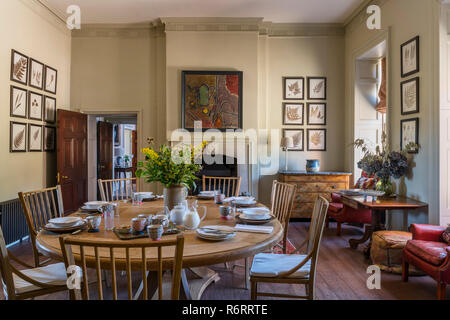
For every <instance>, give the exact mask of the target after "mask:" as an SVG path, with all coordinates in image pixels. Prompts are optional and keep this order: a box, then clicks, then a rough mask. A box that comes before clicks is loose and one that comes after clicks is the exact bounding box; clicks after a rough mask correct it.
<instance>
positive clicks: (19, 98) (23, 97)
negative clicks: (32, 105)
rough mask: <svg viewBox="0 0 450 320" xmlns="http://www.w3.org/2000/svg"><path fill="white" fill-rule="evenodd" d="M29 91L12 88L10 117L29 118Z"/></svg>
mask: <svg viewBox="0 0 450 320" xmlns="http://www.w3.org/2000/svg"><path fill="white" fill-rule="evenodd" d="M27 99H28V91H27V90H25V89H22V88H18V87H15V86H11V92H10V115H11V117H17V118H26V117H27Z"/></svg>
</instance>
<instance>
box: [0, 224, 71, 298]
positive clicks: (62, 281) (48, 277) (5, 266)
mask: <svg viewBox="0 0 450 320" xmlns="http://www.w3.org/2000/svg"><path fill="white" fill-rule="evenodd" d="M11 261H15V262H16V263H18V264H20V265H22V266H24V267H26V268H29V269H26V270H18V269H17V268H16V267H15V266H14V265H13V264H12V263H11ZM0 271H1V273H2V285H3V292H4V294H5V297H6V299H8V300H22V299H29V298H34V297H37V296H42V295H46V294H50V293H54V292H58V291H66V290H68V288H67V275H66V267H65V265H64V263H56V264H51V265H48V266H45V267H39V268H33V267H32V266H29V265H27V264H26V263H23V262H22V261H20V260H19V259H17V258H16V257H15V256H13V255H12V254H11V253H9V252H8V250H7V249H6V244H5V239H4V237H3V232H2V229H1V228H0Z"/></svg>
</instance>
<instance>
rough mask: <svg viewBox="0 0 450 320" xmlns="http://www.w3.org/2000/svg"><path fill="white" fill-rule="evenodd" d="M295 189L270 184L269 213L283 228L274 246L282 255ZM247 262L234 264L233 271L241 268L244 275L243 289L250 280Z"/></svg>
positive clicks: (285, 246)
mask: <svg viewBox="0 0 450 320" xmlns="http://www.w3.org/2000/svg"><path fill="white" fill-rule="evenodd" d="M296 189H297V187H296V186H295V185H293V184H288V183H282V182H278V181H276V180H275V181H273V183H272V194H271V201H270V202H271V212H272V215H273V216H274V217H275V218H277V219H278V221H279V222H280V223H281V225H282V226H283V228H284V231H283V240H282V242H281V244H276V246H281V247H282V249H283V253H284V254H285V253H286V248H287V235H288V229H289V219H290V217H291V210H292V206H293V204H294V196H295V191H296ZM249 260H250V258H246V259H245V264H244V265H239V264H234V265H233V267H232V268H233V269H234V268H236V267H243V268H244V274H245V289H248V288H249V278H250V270H249Z"/></svg>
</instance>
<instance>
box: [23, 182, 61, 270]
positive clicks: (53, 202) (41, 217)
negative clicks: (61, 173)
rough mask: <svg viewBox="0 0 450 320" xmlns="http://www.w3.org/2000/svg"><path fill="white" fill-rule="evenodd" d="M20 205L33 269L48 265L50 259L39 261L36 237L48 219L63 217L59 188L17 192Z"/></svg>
mask: <svg viewBox="0 0 450 320" xmlns="http://www.w3.org/2000/svg"><path fill="white" fill-rule="evenodd" d="M19 199H20V203H21V204H22V209H23V212H24V214H25V218H26V221H27V225H28V230H29V233H30V239H31V246H32V248H33V256H34V264H35V267H40V266H42V265H45V264H46V263H48V262H49V261H50V260H51V259H47V260H45V261H42V262H41V261H40V257H41V256H42V254H41V253H40V252H39V251H38V249H37V246H36V236H37V234H38V233H39V231H41V229H42V227H43V226H45V225H46V224H47V223H48V221H49V220H50V219H53V218H59V217H62V216H63V215H64V207H63V200H62V193H61V186H59V185H58V186H56V187H54V188H47V189H42V190H37V191H30V192H19Z"/></svg>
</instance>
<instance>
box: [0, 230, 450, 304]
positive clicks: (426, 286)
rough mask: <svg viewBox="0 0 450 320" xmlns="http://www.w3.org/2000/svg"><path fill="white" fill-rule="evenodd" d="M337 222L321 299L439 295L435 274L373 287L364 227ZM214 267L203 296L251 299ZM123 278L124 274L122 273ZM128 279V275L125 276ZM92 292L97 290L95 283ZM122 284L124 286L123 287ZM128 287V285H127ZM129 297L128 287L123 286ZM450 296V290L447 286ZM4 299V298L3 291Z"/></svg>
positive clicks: (23, 251)
mask: <svg viewBox="0 0 450 320" xmlns="http://www.w3.org/2000/svg"><path fill="white" fill-rule="evenodd" d="M308 226H309V224H308V223H302V222H295V223H291V226H290V229H289V238H290V239H291V241H292V242H293V243H294V244H295V243H297V244H299V243H301V241H302V240H303V239H304V237H305V235H306V232H307V228H308ZM335 234H336V229H335V224H334V223H331V224H330V228H329V229H327V230H325V234H324V237H323V240H322V246H321V249H320V255H319V262H318V269H317V276H316V293H317V294H316V297H317V299H320V300H343V299H346V300H349V299H350V300H373V299H382V300H412V299H435V298H436V290H437V289H436V282H435V281H434V280H432V279H431V278H429V277H427V276H424V277H410V281H409V282H408V283H404V282H402V281H401V279H400V275H396V274H389V273H382V277H381V289H380V290H376V289H375V290H369V289H368V288H367V286H366V281H367V278H368V276H369V274H367V273H366V270H367V267H368V266H369V261H367V260H366V259H365V258H364V255H363V253H362V249H363V248H362V247H360V248H359V250H352V249H350V248H349V246H348V239H350V238H352V237H359V236H360V235H361V234H362V233H361V230H360V229H358V228H355V227H351V226H343V231H342V236H341V237H338V236H336V235H335ZM11 251H12V252H13V253H14V254H16V255H17V256H19V257H20V258H21V259H23V260H24V261H27V262H28V263H31V261H32V257H31V246H30V244H29V243H27V242H26V243H23V244H21V245H17V246H15V247H13V248H11ZM212 269H214V270H216V271H218V272H219V274H220V277H221V280H220V281H218V282H217V283H214V284H212V285H210V286H209V287H208V288H207V289H206V291H205V292H204V294H203V297H202V299H205V300H212V299H218V300H222V299H227V300H247V299H249V298H250V292H249V291H248V290H245V289H244V287H243V285H244V282H243V281H244V280H243V270H242V269H240V268H238V269H235V271H234V272H230V271H226V270H225V269H224V267H223V265H217V266H212ZM119 278H120V277H119ZM123 280H125V279H123ZM93 286H94V287H93V288H92V289H91V291H92V292H95V291H96V289H95V284H93ZM119 288H120V287H119ZM124 289H125V287H124ZM260 290H261V291H264V290H271V291H278V292H283V293H291V294H304V288H303V287H302V286H294V285H271V284H262V285H260ZM123 291H125V292H123V294H124V296H123V298H125V297H126V290H123ZM447 295H448V296H450V290H449V289H447ZM67 298H68V295H67V294H66V293H57V294H52V295H48V296H45V297H42V298H39V299H59V300H60V299H67ZM0 299H4V297H3V294H2V293H1V292H0Z"/></svg>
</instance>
